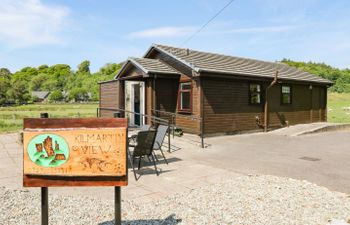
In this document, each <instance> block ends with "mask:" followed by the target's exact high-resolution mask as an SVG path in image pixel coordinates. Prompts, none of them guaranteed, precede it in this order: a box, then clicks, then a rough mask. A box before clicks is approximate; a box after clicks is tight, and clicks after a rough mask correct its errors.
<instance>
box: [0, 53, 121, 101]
mask: <svg viewBox="0 0 350 225" xmlns="http://www.w3.org/2000/svg"><path fill="white" fill-rule="evenodd" d="M120 67H121V64H117V63H108V64H106V65H104V66H103V67H101V68H100V69H99V71H97V72H96V73H91V72H90V62H89V61H88V60H85V61H83V62H81V63H80V64H79V65H78V66H77V69H76V70H72V68H71V67H70V66H69V65H67V64H56V65H53V66H48V65H41V66H39V67H37V68H36V67H24V68H23V69H21V70H18V71H16V72H15V73H11V71H10V70H8V69H7V68H1V69H0V105H4V104H25V103H31V102H33V101H36V99H35V98H36V97H33V96H32V94H31V93H32V92H33V91H49V92H50V95H49V97H48V99H49V101H52V102H60V101H67V102H70V101H98V97H99V93H98V92H99V90H98V82H100V81H106V80H111V79H113V77H114V76H115V75H116V73H117V72H118V71H119V69H120Z"/></svg>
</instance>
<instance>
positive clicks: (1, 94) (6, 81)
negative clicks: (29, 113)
mask: <svg viewBox="0 0 350 225" xmlns="http://www.w3.org/2000/svg"><path fill="white" fill-rule="evenodd" d="M10 87H11V85H10V77H7V76H0V105H3V104H5V103H7V101H8V100H7V98H6V97H7V96H6V95H7V94H6V93H7V91H8V90H9V89H10Z"/></svg>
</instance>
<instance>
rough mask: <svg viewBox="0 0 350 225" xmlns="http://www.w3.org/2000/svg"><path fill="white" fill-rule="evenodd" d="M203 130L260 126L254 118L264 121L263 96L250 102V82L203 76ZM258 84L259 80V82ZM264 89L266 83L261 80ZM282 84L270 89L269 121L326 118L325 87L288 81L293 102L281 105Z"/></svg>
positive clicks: (277, 123)
mask: <svg viewBox="0 0 350 225" xmlns="http://www.w3.org/2000/svg"><path fill="white" fill-rule="evenodd" d="M202 83H203V93H204V132H205V134H213V133H234V132H239V131H244V130H257V129H261V128H259V127H258V126H257V124H256V120H255V118H256V117H259V118H260V120H261V123H263V122H264V99H263V100H262V104H260V105H251V104H249V91H248V89H249V83H250V82H249V81H244V80H230V79H223V78H217V79H214V78H204V79H203V80H202ZM258 83H259V82H258ZM260 84H261V85H262V87H263V92H262V96H263V98H264V91H265V88H266V87H267V86H268V84H269V83H266V82H265V83H263V82H260ZM281 85H282V84H277V85H275V86H273V87H272V88H271V89H270V91H269V124H270V126H271V127H280V126H281V124H282V123H283V122H284V121H288V123H289V124H290V125H294V124H299V123H310V122H312V121H313V122H318V121H325V117H326V116H325V113H326V112H325V110H326V109H325V105H326V102H325V101H326V100H325V97H324V95H325V94H324V93H322V92H325V90H326V89H325V88H324V87H320V86H314V87H313V89H312V91H311V90H310V88H309V85H302V84H290V85H291V87H292V104H288V105H283V104H281Z"/></svg>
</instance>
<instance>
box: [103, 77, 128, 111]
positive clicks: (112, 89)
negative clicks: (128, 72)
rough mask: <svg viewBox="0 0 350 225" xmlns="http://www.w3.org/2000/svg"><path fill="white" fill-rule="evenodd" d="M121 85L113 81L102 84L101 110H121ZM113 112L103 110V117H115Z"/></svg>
mask: <svg viewBox="0 0 350 225" xmlns="http://www.w3.org/2000/svg"><path fill="white" fill-rule="evenodd" d="M121 97H122V96H121V83H120V81H117V80H116V81H112V82H106V83H101V84H100V102H99V106H100V108H120V107H121V104H122V102H121V100H120V99H121ZM113 113H114V112H113V111H108V110H101V111H100V116H101V117H113Z"/></svg>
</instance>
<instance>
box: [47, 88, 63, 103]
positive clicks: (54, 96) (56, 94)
mask: <svg viewBox="0 0 350 225" xmlns="http://www.w3.org/2000/svg"><path fill="white" fill-rule="evenodd" d="M62 100H63V94H62V91H60V90H55V91H53V92H51V94H50V95H49V101H50V102H60V101H62Z"/></svg>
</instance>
